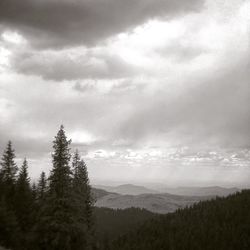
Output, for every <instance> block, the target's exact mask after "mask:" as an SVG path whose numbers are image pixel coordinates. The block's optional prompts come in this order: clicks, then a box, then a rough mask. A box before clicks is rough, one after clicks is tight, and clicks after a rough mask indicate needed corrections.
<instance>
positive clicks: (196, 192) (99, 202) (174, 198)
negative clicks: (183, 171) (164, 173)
mask: <svg viewBox="0 0 250 250" xmlns="http://www.w3.org/2000/svg"><path fill="white" fill-rule="evenodd" d="M96 187H97V186H95V188H93V189H92V192H93V194H94V197H95V200H96V203H95V206H96V207H106V208H112V209H127V208H131V207H136V208H144V209H146V210H148V211H151V212H153V213H159V214H167V213H171V212H174V211H176V210H177V209H179V208H184V207H187V206H191V205H193V204H194V203H197V202H199V201H204V200H209V199H212V198H214V197H216V196H223V197H224V196H228V195H229V194H232V193H236V192H237V191H238V189H237V188H230V189H228V188H221V187H204V188H200V187H183V188H175V189H171V190H170V191H171V192H172V193H151V192H150V191H153V190H150V189H147V188H144V187H141V186H135V185H130V184H128V185H121V186H118V187H111V188H110V187H107V186H98V187H105V188H106V189H109V188H110V189H109V190H110V191H111V192H109V191H107V190H102V189H99V188H96ZM115 191H119V192H125V193H127V192H129V191H130V193H134V191H135V193H139V194H137V195H135V194H121V193H118V192H115ZM144 191H148V193H140V192H144ZM156 192H157V191H156ZM174 192H176V194H173V193H174ZM181 193H182V194H183V193H185V195H180V194H181Z"/></svg>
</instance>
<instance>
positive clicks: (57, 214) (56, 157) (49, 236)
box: [38, 126, 77, 250]
mask: <svg viewBox="0 0 250 250" xmlns="http://www.w3.org/2000/svg"><path fill="white" fill-rule="evenodd" d="M70 143H71V141H70V140H67V137H66V135H65V132H64V128H63V126H61V127H60V130H59V131H58V133H57V136H56V137H55V140H54V142H53V149H54V152H53V154H52V158H53V169H52V171H51V174H50V176H49V185H48V192H47V195H46V201H45V202H44V206H43V207H42V210H41V213H40V215H39V217H40V218H41V219H40V222H39V225H38V234H39V235H38V238H39V239H40V244H41V249H47V250H52V249H53V250H57V249H64V250H71V249H74V248H73V247H72V245H73V240H74V239H75V238H76V237H75V235H76V234H77V233H76V231H77V220H76V216H75V215H74V212H75V211H74V202H73V198H72V188H71V187H72V177H71V175H72V173H71V170H70V166H69V162H70V158H71V155H70V148H69V146H70Z"/></svg>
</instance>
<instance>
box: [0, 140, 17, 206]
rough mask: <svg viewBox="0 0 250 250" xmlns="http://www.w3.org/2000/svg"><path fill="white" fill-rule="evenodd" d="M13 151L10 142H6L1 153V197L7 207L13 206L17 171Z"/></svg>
mask: <svg viewBox="0 0 250 250" xmlns="http://www.w3.org/2000/svg"><path fill="white" fill-rule="evenodd" d="M14 159H15V151H14V149H13V148H12V143H11V141H9V142H8V144H7V147H6V149H5V151H4V153H3V156H2V161H1V163H0V165H1V170H0V173H1V174H0V175H1V189H2V190H1V194H0V195H1V197H4V198H5V200H6V202H7V206H13V200H14V195H15V183H16V173H17V171H18V168H17V165H16V163H15V161H14Z"/></svg>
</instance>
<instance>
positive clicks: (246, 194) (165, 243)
mask: <svg viewBox="0 0 250 250" xmlns="http://www.w3.org/2000/svg"><path fill="white" fill-rule="evenodd" d="M112 249H113V250H147V249H149V250H152V249H157V250H161V249H162V250H163V249H164V250H168V249H171V250H178V249H183V250H184V249H192V250H196V249H197V250H201V249H202V250H206V249H209V250H215V249H216V250H222V249H223V250H224V249H225V250H230V249H232V250H239V249H240V250H244V249H246V250H247V249H250V191H249V190H244V191H242V192H240V193H237V194H234V195H230V196H229V197H227V198H216V199H214V200H211V201H203V202H200V203H198V204H195V205H193V206H192V207H191V208H186V209H182V210H178V211H176V212H175V213H173V214H167V215H161V216H159V217H156V218H154V219H152V220H150V221H148V222H145V224H144V225H143V226H141V227H140V228H139V229H138V230H135V231H131V232H130V233H128V234H126V235H124V236H122V237H120V238H119V240H117V241H115V242H114V244H113V248H112Z"/></svg>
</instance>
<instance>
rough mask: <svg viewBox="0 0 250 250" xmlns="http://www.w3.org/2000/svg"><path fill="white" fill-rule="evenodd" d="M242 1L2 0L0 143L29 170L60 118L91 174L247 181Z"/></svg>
mask: <svg viewBox="0 0 250 250" xmlns="http://www.w3.org/2000/svg"><path fill="white" fill-rule="evenodd" d="M249 13H250V1H249V0H216V1H214V0H205V1H203V0H181V1H175V0H128V1H124V0H61V1H58V0H22V1H19V0H1V2H0V138H1V140H0V150H1V152H3V150H4V148H5V146H6V144H7V141H8V140H11V141H12V142H13V145H14V148H15V150H16V155H17V162H18V163H19V164H20V162H21V161H22V159H23V158H24V157H27V159H28V161H29V165H30V174H31V176H32V178H37V177H38V176H39V174H40V172H41V171H42V170H45V171H46V172H47V173H49V170H50V169H51V152H52V141H53V138H54V136H55V135H56V133H57V131H58V129H59V127H60V125H61V124H63V125H64V126H65V130H66V133H67V136H68V138H71V139H72V145H71V148H72V151H74V150H75V149H76V148H78V149H79V151H80V153H81V155H82V157H83V159H84V160H85V161H86V162H87V164H88V170H89V175H90V179H91V181H92V182H93V183H104V182H105V183H127V182H130V183H162V184H164V185H170V186H178V185H224V186H232V185H238V186H247V185H248V184H249V183H250V181H249V180H250V105H249V104H250V80H249V79H250V56H249V54H250V46H249V45H250V15H249Z"/></svg>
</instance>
